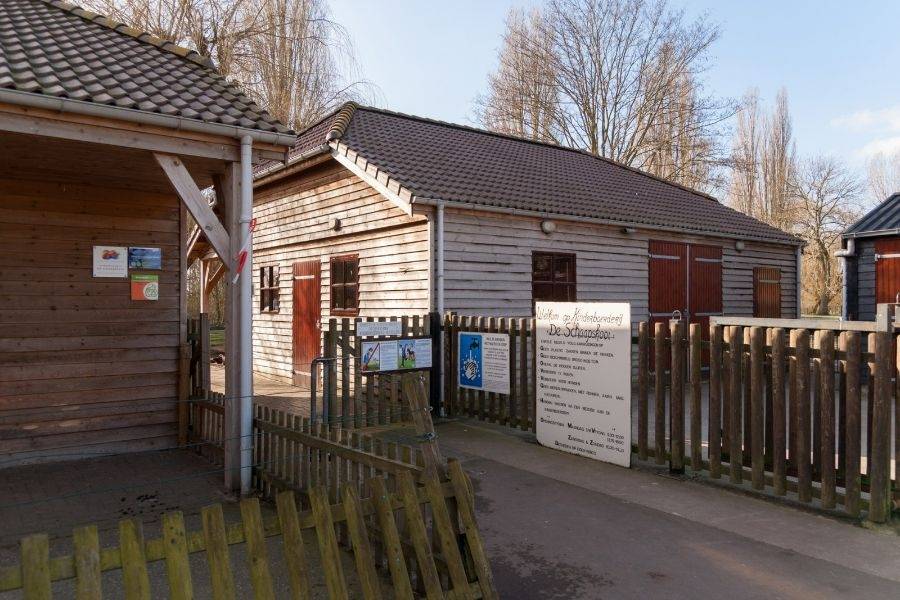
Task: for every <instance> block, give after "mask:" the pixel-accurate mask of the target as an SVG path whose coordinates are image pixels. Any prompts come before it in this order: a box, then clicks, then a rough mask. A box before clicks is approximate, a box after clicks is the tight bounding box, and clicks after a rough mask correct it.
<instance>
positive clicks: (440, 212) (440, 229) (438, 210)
mask: <svg viewBox="0 0 900 600" xmlns="http://www.w3.org/2000/svg"><path fill="white" fill-rule="evenodd" d="M434 228H435V242H436V246H437V249H436V254H437V257H436V259H437V269H436V270H437V273H436V277H435V279H436V280H437V302H435V308H436V310H437V312H438V313H439V314H440V315H441V318H443V316H444V202H443V201H438V203H437V206H436V207H435V219H434ZM442 389H443V388H442Z"/></svg>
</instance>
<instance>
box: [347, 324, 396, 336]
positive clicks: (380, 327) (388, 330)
mask: <svg viewBox="0 0 900 600" xmlns="http://www.w3.org/2000/svg"><path fill="white" fill-rule="evenodd" d="M401 326H402V323H401V322H400V321H357V322H356V335H357V336H358V337H389V336H396V337H399V336H400V335H402V333H403V329H402V327H401Z"/></svg>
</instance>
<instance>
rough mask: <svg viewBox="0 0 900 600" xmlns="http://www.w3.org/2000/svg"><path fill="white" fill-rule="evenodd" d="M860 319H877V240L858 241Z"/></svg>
mask: <svg viewBox="0 0 900 600" xmlns="http://www.w3.org/2000/svg"><path fill="white" fill-rule="evenodd" d="M856 255H857V258H856V261H857V262H856V264H857V294H858V302H859V304H858V310H859V315H858V319H859V320H860V321H874V320H875V240H874V239H861V240H857V241H856Z"/></svg>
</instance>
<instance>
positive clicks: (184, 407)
mask: <svg viewBox="0 0 900 600" xmlns="http://www.w3.org/2000/svg"><path fill="white" fill-rule="evenodd" d="M207 362H208V361H207ZM190 388H191V345H190V344H181V345H180V346H179V348H178V411H177V412H178V445H179V446H185V445H187V443H188V417H189V411H188V398H189V397H190V391H191V390H190Z"/></svg>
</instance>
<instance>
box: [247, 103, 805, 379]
mask: <svg viewBox="0 0 900 600" xmlns="http://www.w3.org/2000/svg"><path fill="white" fill-rule="evenodd" d="M255 189H256V192H255V201H254V215H255V216H256V218H257V221H258V224H257V230H256V234H255V237H254V269H255V274H254V275H255V277H256V278H257V286H256V287H257V289H258V290H259V292H258V293H257V294H256V296H255V302H256V304H255V306H254V311H255V312H257V313H258V314H257V315H256V316H255V321H254V336H255V346H254V349H255V359H254V365H255V367H256V368H257V370H259V371H262V372H264V373H265V374H267V375H271V376H274V377H277V378H281V379H283V380H287V381H290V380H292V379H299V380H301V381H302V378H303V377H305V373H307V372H308V371H309V361H310V360H311V359H312V357H315V356H316V355H317V354H319V352H320V346H319V335H318V332H319V331H320V329H321V327H322V323H323V322H326V321H327V320H328V319H329V318H331V317H348V316H349V317H356V316H360V317H370V316H371V317H386V316H399V315H408V314H422V313H425V312H429V311H438V312H442V313H443V312H445V311H454V312H457V313H460V314H469V315H488V316H490V315H496V316H519V317H523V316H531V315H532V311H533V306H534V302H535V301H537V300H563V301H567V300H568V301H571V300H584V301H589V300H597V301H601V300H606V301H628V302H631V305H632V317H633V319H634V321H635V323H637V322H638V321H641V320H647V319H650V320H652V321H663V320H668V319H669V318H671V316H672V314H673V312H676V311H677V312H678V313H680V314H681V315H682V317H683V318H684V319H685V320H687V321H689V322H700V323H704V324H706V323H708V319H709V317H710V316H713V315H720V314H723V313H727V314H731V315H756V316H764V317H793V316H795V315H796V313H797V312H798V310H799V303H798V298H797V290H798V287H797V281H798V270H799V260H800V252H801V245H802V242H801V241H800V240H798V239H797V238H795V237H794V236H791V235H789V234H787V233H785V232H783V231H780V230H778V229H775V228H773V227H770V226H769V225H766V224H765V223H762V222H760V221H757V220H756V219H753V218H751V217H748V216H747V215H744V214H742V213H739V212H737V211H735V210H733V209H731V208H729V207H726V206H724V205H722V204H721V203H719V202H718V201H717V200H716V199H715V198H712V197H710V196H708V195H706V194H702V193H699V192H696V191H694V190H690V189H687V188H684V187H681V186H678V185H674V184H672V183H670V182H667V181H664V180H661V179H659V178H656V177H653V176H651V175H648V174H646V173H643V172H641V171H638V170H636V169H632V168H629V167H626V166H624V165H621V164H619V163H616V162H614V161H610V160H607V159H604V158H600V157H597V156H593V155H590V154H587V153H584V152H580V151H576V150H571V149H567V148H561V147H558V146H553V145H550V144H543V143H537V142H533V141H530V140H525V139H520V138H515V137H511V136H505V135H499V134H496V133H492V132H488V131H482V130H478V129H473V128H471V127H464V126H460V125H454V124H450V123H443V122H439V121H434V120H430V119H424V118H420V117H414V116H410V115H403V114H399V113H393V112H389V111H385V110H380V109H374V108H368V107H361V106H357V105H355V104H352V103H350V104H347V105H345V106H343V107H342V108H341V109H339V110H338V111H336V112H335V113H334V114H332V115H329V116H328V117H326V118H325V119H323V120H322V121H321V122H320V123H318V124H316V125H314V126H312V127H310V128H309V129H307V130H306V131H304V132H301V133H300V134H299V135H298V142H297V145H296V146H295V148H294V149H293V151H292V152H291V156H290V158H289V161H288V164H287V165H280V164H273V165H271V166H268V167H261V168H260V169H259V170H258V171H257V173H256V183H255ZM705 331H708V327H707V328H705Z"/></svg>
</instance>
